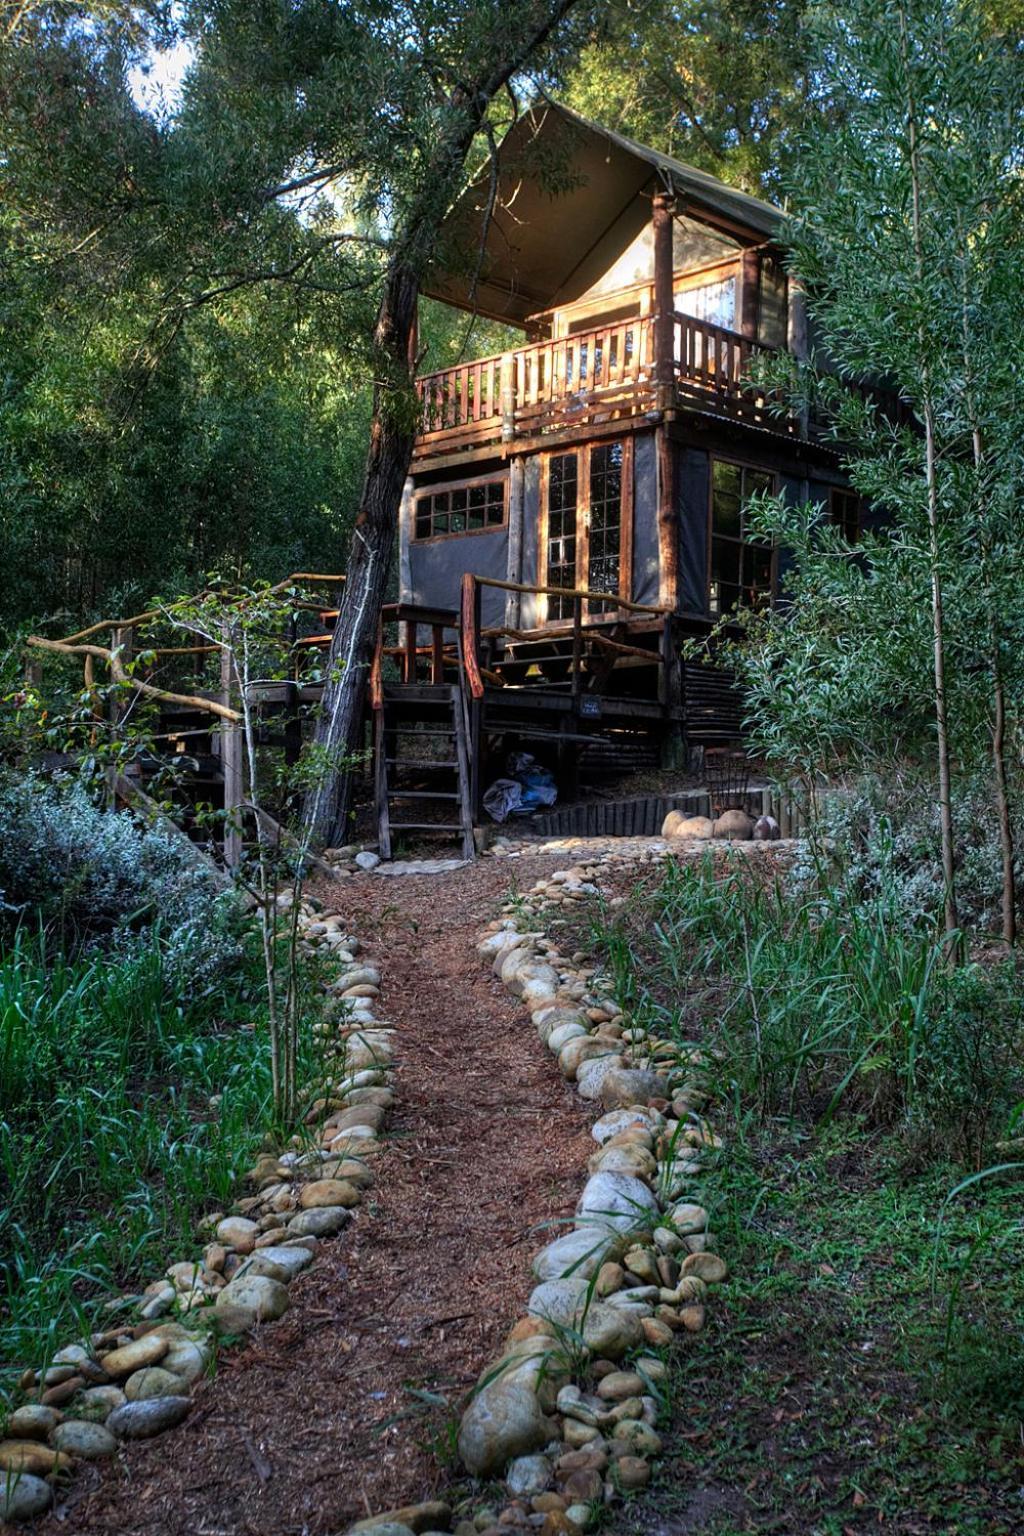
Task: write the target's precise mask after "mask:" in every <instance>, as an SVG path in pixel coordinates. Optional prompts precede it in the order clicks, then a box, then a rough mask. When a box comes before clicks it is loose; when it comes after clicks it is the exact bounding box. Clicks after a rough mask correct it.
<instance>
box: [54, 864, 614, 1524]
mask: <svg viewBox="0 0 1024 1536" xmlns="http://www.w3.org/2000/svg"><path fill="white" fill-rule="evenodd" d="M514 867H515V871H516V875H517V877H518V878H519V879H520V881H521V882H523V883H526V882H529V881H532V880H533V879H534V878H536V876H537V874H538V872H539V871H540V870H541V869H544V870H546V871H550V870H551V869H552V868H556V867H558V866H557V861H555V860H552V859H551V858H530V859H529V860H527V859H523V860H520V861H517V862H516V865H515V866H514ZM511 875H512V869H511V868H510V867H509V865H508V864H506V863H505V861H490V860H488V861H485V862H482V863H478V864H476V865H475V866H473V867H472V868H469V869H465V870H459V871H457V872H455V873H451V874H447V875H443V876H440V877H438V876H427V877H402V878H395V879H387V880H385V879H382V878H380V877H373V876H367V877H365V878H363V877H361V878H359V879H358V880H354V881H352V882H351V883H350V885H349V886H347V887H340V886H336V885H331V886H330V887H329V888H328V889H324V888H322V887H321V888H320V890H319V891H318V892H316V893H317V894H319V895H320V896H321V897H322V898H323V899H324V900H325V901H326V902H329V903H330V905H332V906H333V907H337V908H339V909H340V910H342V911H343V912H345V913H346V914H347V916H348V917H349V918H350V919H351V921H352V923H353V925H354V927H355V929H356V931H357V932H359V933H360V934H361V935H362V936H364V937H365V939H366V940H367V950H368V952H369V953H372V954H373V955H374V956H375V958H378V959H379V960H380V962H381V965H382V970H383V988H382V990H383V999H382V1009H381V1012H382V1014H383V1015H384V1017H386V1018H387V1019H388V1021H389V1022H392V1023H393V1024H394V1025H395V1026H396V1027H397V1029H398V1031H399V1035H398V1047H399V1051H400V1056H399V1073H398V1102H397V1104H396V1107H395V1110H394V1111H393V1112H392V1115H391V1118H390V1120H389V1124H388V1137H387V1150H386V1151H385V1152H384V1154H383V1155H382V1157H381V1158H380V1159H379V1160H378V1163H377V1169H378V1182H377V1187H376V1190H375V1191H374V1198H373V1200H372V1201H371V1202H368V1203H367V1205H366V1206H365V1207H364V1208H363V1211H362V1213H361V1214H360V1216H359V1219H358V1221H357V1222H356V1223H355V1225H354V1227H353V1229H352V1232H351V1235H347V1236H346V1237H344V1238H342V1239H341V1240H340V1241H338V1242H337V1243H335V1244H333V1245H331V1246H328V1247H325V1248H324V1250H323V1253H322V1257H321V1258H320V1259H319V1261H318V1262H317V1264H316V1265H315V1266H314V1268H313V1270H312V1272H311V1273H309V1274H308V1275H305V1276H302V1277H300V1278H299V1279H298V1280H297V1281H296V1282H295V1284H294V1285H293V1287H292V1310H291V1311H290V1312H289V1313H288V1314H287V1316H286V1317H285V1318H284V1319H282V1321H281V1322H280V1323H277V1324H275V1325H273V1326H271V1327H268V1328H266V1329H264V1330H262V1331H260V1332H259V1333H257V1334H256V1335H255V1336H253V1338H252V1340H251V1342H249V1343H248V1344H246V1345H245V1346H243V1347H241V1348H238V1349H235V1350H231V1351H229V1352H227V1353H226V1354H225V1355H224V1356H223V1357H222V1359H221V1362H220V1364H219V1367H218V1371H217V1375H216V1378H215V1379H214V1380H213V1381H211V1382H208V1383H205V1384H204V1385H202V1386H201V1387H199V1388H198V1389H197V1391H196V1395H195V1396H196V1400H195V1408H194V1410H193V1413H192V1416H191V1418H190V1420H189V1421H188V1423H187V1424H186V1425H185V1426H184V1427H183V1428H182V1429H181V1430H179V1431H177V1432H175V1433H173V1434H170V1435H166V1436H163V1437H161V1438H159V1439H158V1440H155V1441H152V1442H150V1443H148V1444H137V1445H134V1446H130V1447H129V1448H128V1449H127V1450H126V1452H125V1453H124V1455H123V1456H122V1457H120V1458H118V1460H117V1462H116V1463H115V1464H114V1465H113V1466H110V1467H107V1468H105V1469H103V1470H100V1469H98V1468H96V1467H86V1468H83V1469H82V1471H81V1473H80V1474H79V1476H78V1477H77V1478H76V1480H75V1483H74V1485H73V1488H72V1490H71V1493H70V1496H69V1498H68V1500H67V1501H66V1502H65V1503H64V1505H63V1506H62V1507H58V1509H57V1510H56V1511H55V1513H54V1515H53V1516H51V1517H50V1518H49V1519H48V1520H47V1521H46V1522H45V1523H44V1524H43V1526H42V1527H40V1529H41V1531H43V1532H45V1536H57V1532H58V1531H60V1532H64V1533H66V1532H68V1531H69V1530H70V1531H74V1532H76V1533H79V1532H81V1533H83V1536H95V1533H99V1532H104V1533H111V1532H126V1533H127V1532H132V1533H135V1532H137V1533H139V1536H142V1533H146V1536H236V1533H245V1536H293V1533H294V1536H300V1533H302V1536H320V1533H327V1532H331V1533H338V1532H341V1531H344V1529H345V1528H346V1526H347V1525H348V1524H349V1523H350V1522H351V1521H353V1520H356V1519H358V1518H360V1517H362V1516H364V1515H366V1514H367V1513H370V1512H375V1511H377V1510H379V1509H381V1508H385V1507H387V1506H389V1505H395V1504H401V1503H403V1502H411V1501H414V1500H419V1499H423V1498H426V1497H428V1496H429V1495H430V1494H431V1493H432V1492H433V1491H434V1490H435V1489H436V1488H438V1486H439V1485H440V1484H441V1483H442V1482H443V1478H444V1475H445V1473H444V1466H445V1461H446V1459H447V1458H449V1457H450V1451H451V1440H452V1427H453V1425H454V1424H455V1422H456V1421H455V1413H456V1409H457V1406H458V1404H459V1402H460V1399H461V1398H462V1396H463V1394H464V1393H465V1391H466V1389H467V1388H468V1387H469V1386H470V1385H471V1384H472V1382H473V1381H474V1380H475V1378H476V1376H477V1374H478V1373H479V1370H480V1369H481V1367H482V1366H483V1365H484V1364H485V1362H486V1361H487V1360H488V1359H489V1358H491V1357H492V1356H493V1355H494V1354H495V1353H496V1352H497V1350H498V1349H499V1347H500V1344H501V1340H502V1337H503V1335H504V1333H505V1332H506V1330H507V1328H508V1327H509V1325H510V1323H511V1322H512V1321H513V1320H514V1319H515V1318H516V1317H517V1316H519V1315H520V1314H521V1313H522V1310H523V1305H524V1302H525V1299H526V1296H527V1294H528V1291H529V1288H530V1285H531V1280H530V1275H529V1260H530V1258H531V1256H532V1254H533V1252H534V1251H535V1249H536V1248H537V1247H539V1246H540V1245H541V1243H543V1242H544V1241H545V1240H546V1236H545V1234H543V1233H541V1234H538V1233H537V1231H536V1230H535V1229H536V1226H537V1223H539V1222H544V1221H547V1220H550V1219H552V1218H554V1217H558V1216H564V1215H565V1214H567V1213H568V1212H570V1211H571V1210H572V1207H573V1204H574V1202H575V1200H576V1197H577V1195H578V1193H579V1188H580V1182H581V1177H582V1172H583V1169H584V1167H585V1161H586V1157H587V1155H588V1153H589V1152H590V1151H592V1150H593V1144H592V1142H591V1141H590V1137H589V1134H588V1127H589V1120H590V1117H588V1116H587V1115H586V1114H585V1112H584V1111H583V1110H582V1108H581V1107H580V1103H579V1100H578V1099H577V1097H576V1095H575V1094H574V1093H572V1092H571V1090H570V1089H569V1088H568V1087H567V1086H565V1085H564V1084H563V1083H562V1082H561V1080H560V1078H559V1077H558V1074H557V1072H556V1071H555V1070H554V1068H553V1066H552V1063H551V1060H550V1057H549V1056H548V1055H547V1053H546V1052H545V1050H544V1048H543V1046H542V1045H541V1044H540V1041H539V1040H538V1039H537V1036H536V1034H535V1033H534V1031H533V1030H532V1028H531V1027H530V1024H529V1019H528V1017H527V1016H526V1014H525V1013H524V1012H523V1011H521V1010H517V1008H516V1006H515V1004H514V1002H513V1001H512V1000H511V999H510V998H509V995H508V993H507V992H506V991H505V990H504V989H503V988H502V987H500V985H499V984H498V983H497V981H496V980H494V978H493V977H492V976H491V975H490V972H489V971H488V970H487V969H486V968H485V967H484V966H483V965H482V964H481V963H480V961H479V959H478V957H477V956H476V954H475V951H474V939H475V936H476V933H477V931H478V929H479V927H480V926H481V924H482V923H484V922H486V921H487V920H488V919H489V918H491V917H492V916H494V914H495V912H496V910H497V907H498V905H499V903H500V901H501V898H502V896H503V894H504V892H505V891H506V890H507V889H508V884H509V881H510V878H511ZM423 1394H427V1396H424V1395H423ZM449 1464H450V1462H449Z"/></svg>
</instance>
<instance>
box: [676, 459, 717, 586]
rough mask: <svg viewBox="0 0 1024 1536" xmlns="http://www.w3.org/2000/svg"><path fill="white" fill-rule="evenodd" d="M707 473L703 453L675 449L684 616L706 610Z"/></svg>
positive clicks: (708, 477)
mask: <svg viewBox="0 0 1024 1536" xmlns="http://www.w3.org/2000/svg"><path fill="white" fill-rule="evenodd" d="M710 473H711V471H710V458H709V456H708V454H707V453H706V452H704V450H703V449H700V448H684V447H683V446H682V445H680V446H678V447H677V448H676V488H675V503H676V508H677V512H678V516H679V604H680V607H681V608H682V610H683V612H684V613H704V612H706V610H707V597H708V592H707V585H708V494H709V486H710Z"/></svg>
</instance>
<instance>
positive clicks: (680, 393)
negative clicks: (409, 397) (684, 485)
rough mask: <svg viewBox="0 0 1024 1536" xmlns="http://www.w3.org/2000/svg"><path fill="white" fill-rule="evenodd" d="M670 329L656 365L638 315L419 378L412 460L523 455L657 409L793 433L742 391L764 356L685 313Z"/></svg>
mask: <svg viewBox="0 0 1024 1536" xmlns="http://www.w3.org/2000/svg"><path fill="white" fill-rule="evenodd" d="M670 322H671V323H670V326H669V327H668V328H667V330H666V332H665V333H664V337H663V340H664V344H665V348H666V350H669V351H670V353H671V356H670V358H669V359H668V360H667V364H665V365H663V366H662V367H659V363H658V359H657V357H656V355H655V351H656V333H657V322H656V320H655V319H654V318H652V317H650V316H645V317H641V318H638V319H635V320H628V321H623V322H619V323H617V324H613V325H603V326H598V327H596V328H594V329H593V330H588V331H581V332H579V333H577V334H576V335H573V336H567V337H561V338H558V339H554V340H549V341H540V342H533V343H531V344H530V345H529V346H525V347H521V348H519V349H518V350H517V351H515V352H505V353H501V354H498V355H496V356H494V357H487V358H481V359H479V360H478V361H475V362H471V363H462V364H459V365H458V366H456V367H453V368H444V369H441V370H440V371H439V372H437V373H430V374H427V375H425V376H424V377H422V378H420V379H418V380H417V381H416V390H417V394H418V396H419V401H420V420H419V434H418V437H417V441H416V448H415V452H414V462H422V461H423V460H424V459H429V458H433V457H436V456H438V455H441V454H449V453H453V452H455V451H457V450H459V449H461V448H466V449H469V448H480V447H486V446H491V445H494V446H498V445H501V444H506V445H511V444H515V445H516V446H517V447H523V446H526V445H528V444H529V443H531V442H532V441H534V440H536V439H543V438H545V437H549V436H551V435H552V434H554V433H563V432H570V431H578V430H580V429H581V428H586V427H589V426H593V425H597V424H600V423H603V422H610V421H629V420H631V419H634V418H641V417H647V416H650V415H651V413H652V412H654V411H658V410H664V409H666V408H667V409H673V408H686V407H688V408H690V409H695V408H696V409H702V410H708V411H712V412H714V413H716V414H722V415H727V416H729V417H732V418H734V419H739V420H742V421H748V422H753V423H755V424H756V425H759V426H764V427H770V428H771V429H772V430H774V431H777V432H782V433H785V434H787V435H793V434H794V433H795V432H797V430H798V424H797V422H796V421H795V420H794V418H792V417H790V416H781V417H780V416H779V414H778V413H777V412H775V411H773V410H772V409H771V402H770V400H769V399H768V398H767V397H766V396H765V394H764V393H763V392H761V391H759V390H758V389H756V388H755V387H753V386H752V385H751V383H750V371H751V365H752V364H753V362H754V360H755V358H757V357H759V356H767V355H770V354H771V353H772V351H773V349H772V348H768V347H764V346H761V345H759V344H758V343H756V342H753V341H750V340H748V338H747V337H745V336H742V335H740V334H739V332H737V331H730V330H727V329H725V327H724V326H719V325H712V324H710V323H708V322H707V321H704V320H697V319H694V318H693V317H692V316H690V315H682V314H673V315H672V316H671V317H670ZM669 334H670V335H671V341H669V340H668V336H669ZM662 375H663V377H662Z"/></svg>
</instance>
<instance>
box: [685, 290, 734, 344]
mask: <svg viewBox="0 0 1024 1536" xmlns="http://www.w3.org/2000/svg"><path fill="white" fill-rule="evenodd" d="M675 303H676V309H677V311H678V312H679V314H681V315H692V316H693V317H694V319H695V320H706V321H707V322H708V324H709V325H723V326H725V328H726V330H729V331H733V330H735V329H736V279H735V277H722V278H716V279H715V280H714V282H710V283H701V284H700V285H699V286H698V287H696V288H681V289H680V290H679V291H678V292H677V294H676V299H675Z"/></svg>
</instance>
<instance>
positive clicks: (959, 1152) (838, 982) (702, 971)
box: [602, 858, 1024, 1165]
mask: <svg viewBox="0 0 1024 1536" xmlns="http://www.w3.org/2000/svg"><path fill="white" fill-rule="evenodd" d="M900 894H901V895H904V896H905V892H904V891H902V890H901V891H900ZM637 901H638V904H637V905H635V906H634V908H633V909H632V910H631V911H629V912H628V915H627V917H626V919H625V921H626V923H627V924H628V925H629V930H630V932H629V939H630V942H629V943H624V942H623V939H622V935H621V933H620V934H618V935H616V934H615V932H614V930H613V931H612V933H611V934H605V935H604V937H603V941H602V942H603V945H604V948H605V952H606V953H607V954H608V956H609V959H610V960H611V961H612V964H613V966H615V967H616V968H617V970H618V971H619V973H620V974H619V975H617V977H616V980H617V984H618V987H619V994H618V995H619V996H620V997H622V998H631V1000H632V1001H633V1002H634V1003H635V1007H636V1011H638V1012H639V1014H640V1017H641V1019H643V1018H644V1017H645V1015H646V1016H647V1017H648V1018H649V1019H650V1020H651V1021H652V1022H654V1023H656V1024H657V1025H658V1027H659V1028H660V1029H661V1030H663V1031H670V1032H672V1031H674V1032H675V1033H677V1034H685V1033H686V1032H687V1029H686V1026H685V1024H684V1019H685V1018H686V1016H687V1015H688V1014H692V1013H693V1011H694V1008H695V1007H696V1008H697V1009H699V1010H700V1011H701V1012H702V1013H703V1014H704V1015H705V1018H706V1019H707V1020H710V1019H711V1018H713V1019H714V1024H713V1025H710V1027H709V1024H708V1023H705V1032H706V1033H707V1034H708V1035H709V1043H711V1044H713V1045H714V1047H715V1051H714V1053H713V1056H712V1057H709V1060H711V1061H712V1063H713V1065H712V1067H711V1072H712V1077H713V1083H712V1086H714V1087H715V1088H721V1087H722V1085H723V1083H725V1084H727V1085H728V1087H729V1091H730V1092H735V1093H738V1095H739V1099H740V1101H741V1102H742V1103H744V1104H745V1105H747V1106H756V1107H757V1108H759V1109H760V1111H761V1112H762V1113H763V1114H765V1115H775V1114H779V1113H782V1114H784V1115H786V1116H789V1117H799V1118H803V1119H807V1120H810V1121H814V1122H818V1123H821V1122H823V1121H827V1120H828V1119H830V1118H831V1117H832V1116H834V1115H835V1114H836V1113H837V1112H838V1111H839V1110H840V1108H845V1109H848V1110H852V1111H855V1112H856V1113H858V1114H860V1115H862V1116H863V1117H864V1118H865V1119H866V1120H867V1121H868V1122H869V1123H871V1124H874V1125H877V1126H881V1127H885V1128H887V1129H894V1130H898V1131H899V1132H900V1134H901V1135H902V1136H903V1137H904V1138H905V1141H906V1144H907V1147H908V1150H910V1151H911V1152H913V1153H914V1154H915V1155H917V1154H919V1153H920V1152H922V1151H927V1152H932V1151H936V1152H938V1151H941V1152H943V1153H946V1154H948V1153H953V1154H954V1155H956V1156H959V1157H961V1158H964V1159H965V1160H967V1161H969V1162H971V1163H973V1164H975V1165H977V1163H978V1161H979V1160H980V1158H981V1156H982V1154H983V1151H984V1148H985V1146H986V1143H988V1142H989V1141H990V1139H991V1137H992V1136H993V1134H996V1133H998V1132H999V1131H1000V1130H1001V1129H1003V1127H1004V1126H1005V1124H1006V1122H1007V1118H1008V1117H1009V1115H1010V1112H1011V1110H1012V1109H1013V1107H1014V1105H1016V1104H1017V1103H1018V1102H1019V1100H1020V1099H1021V1096H1022V1092H1024V1089H1022V1083H1021V1075H1022V1074H1021V1053H1020V1047H1021V1042H1022V1040H1024V1005H1022V1002H1021V999H1020V996H1019V988H1018V987H1017V985H1016V977H1015V973H1014V971H1013V969H1012V964H1011V963H1010V962H1006V963H1005V964H1003V965H1000V966H995V967H987V968H986V967H982V966H980V965H970V966H964V967H960V968H948V967H947V966H945V965H944V963H943V962H942V960H941V936H940V935H939V934H938V932H937V931H936V930H935V927H934V925H932V926H928V925H926V924H925V923H924V922H923V921H922V922H919V923H908V922H907V921H906V912H905V909H904V908H903V907H902V906H901V905H900V904H899V901H898V900H897V899H896V898H895V896H894V893H893V889H892V888H891V887H890V886H888V885H885V884H882V885H881V886H879V887H878V888H877V889H875V890H874V892H871V891H869V890H866V889H865V888H864V883H863V881H862V880H861V879H859V878H858V883H857V886H856V888H854V887H852V886H851V885H848V884H846V883H844V882H843V881H841V880H838V879H837V880H834V881H831V882H829V881H826V880H823V879H822V878H821V871H820V869H819V871H818V879H817V883H816V884H815V885H814V886H813V887H810V885H809V882H808V881H807V878H806V872H804V871H801V872H800V876H799V878H798V880H797V881H796V882H795V887H791V886H790V885H789V884H788V883H786V882H784V881H783V880H778V881H776V882H775V883H774V884H767V883H765V881H764V880H763V878H762V877H761V876H760V875H759V874H758V873H757V872H755V871H754V870H752V869H751V868H750V867H749V866H746V865H743V864H738V863H737V864H735V865H733V867H732V868H727V869H726V870H725V872H724V873H723V872H721V871H716V869H715V867H714V865H713V863H712V861H711V859H710V858H707V859H706V860H705V861H704V862H703V863H701V864H696V865H680V866H671V865H670V866H669V868H668V871H667V872H666V874H665V875H664V877H663V879H662V880H661V881H660V882H659V883H658V884H657V885H655V886H654V887H652V888H651V889H650V890H648V891H646V892H645V893H643V894H642V895H641V896H640V897H639V898H638V899H637ZM637 951H639V955H638V954H637Z"/></svg>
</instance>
